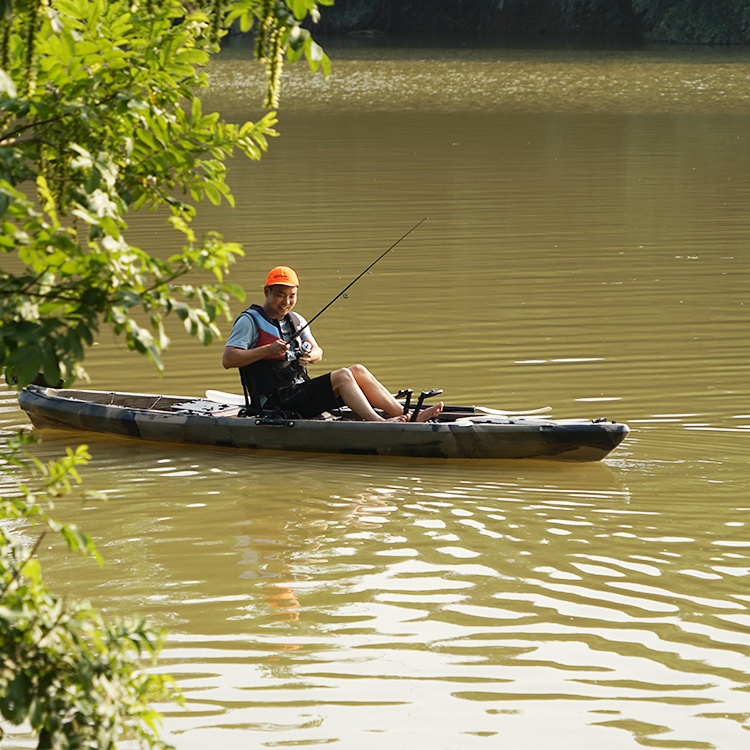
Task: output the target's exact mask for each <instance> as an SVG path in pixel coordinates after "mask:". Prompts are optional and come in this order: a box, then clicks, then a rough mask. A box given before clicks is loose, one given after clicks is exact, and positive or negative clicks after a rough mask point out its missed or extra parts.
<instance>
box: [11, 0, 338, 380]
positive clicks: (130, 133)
mask: <svg viewBox="0 0 750 750" xmlns="http://www.w3.org/2000/svg"><path fill="white" fill-rule="evenodd" d="M319 2H321V3H323V4H329V3H330V2H332V0H319ZM317 16H318V5H317V2H316V0H286V2H280V1H278V0H276V1H274V0H198V1H197V2H191V3H188V2H185V3H184V4H183V3H182V2H180V1H179V0H158V2H157V0H134V1H133V0H12V1H11V0H0V252H2V253H3V254H4V256H5V258H6V260H5V261H3V263H2V266H3V270H1V271H0V326H1V327H0V369H2V370H4V372H5V374H6V378H7V380H8V381H9V382H10V381H11V380H12V379H17V381H18V383H19V385H20V386H23V385H26V384H27V383H29V382H31V381H33V380H34V379H35V378H36V376H37V373H38V372H40V371H41V372H43V373H44V377H45V379H46V380H47V381H48V382H50V383H57V382H58V381H64V382H65V384H70V383H72V382H73V381H74V380H75V379H76V378H77V377H85V372H84V370H83V369H82V365H81V362H82V360H83V357H84V353H85V349H86V347H88V346H90V345H91V344H92V343H93V341H94V337H95V336H96V334H97V332H98V331H99V327H100V325H101V324H102V323H105V324H108V325H109V326H111V328H112V329H113V330H114V332H115V333H116V334H123V335H124V336H125V338H126V341H127V345H128V347H129V348H130V349H132V350H135V351H138V352H141V353H144V354H147V355H148V356H149V357H150V358H151V359H152V360H153V361H154V362H155V363H156V365H157V367H159V368H161V358H160V355H161V352H162V351H163V350H164V349H165V348H166V346H167V345H168V338H167V336H166V334H165V328H164V318H165V316H167V315H168V314H170V313H174V314H176V315H177V316H179V318H180V319H181V320H182V321H183V322H184V325H185V328H186V330H187V331H188V332H189V333H190V334H191V335H195V336H197V337H198V338H199V339H200V340H201V341H202V342H203V343H204V344H208V343H210V342H211V340H212V339H213V337H214V336H216V335H217V333H218V330H217V328H216V325H215V322H214V321H215V320H216V318H217V316H219V315H222V314H223V315H224V316H228V314H229V311H228V301H229V298H230V295H236V296H239V297H242V291H241V290H240V289H239V288H237V287H236V286H235V285H232V284H228V283H226V282H225V281H224V273H225V272H226V270H227V269H228V268H229V266H230V265H231V263H232V262H233V260H234V259H235V258H236V256H237V255H240V254H241V250H240V248H239V247H238V246H237V245H234V244H231V243H224V242H222V240H221V238H220V237H219V236H218V235H216V234H207V235H206V236H204V237H202V238H197V237H196V236H195V234H194V232H193V231H192V230H191V228H190V221H191V219H192V218H193V216H194V215H195V208H194V205H193V203H196V202H199V201H201V200H203V199H205V198H208V200H210V201H211V202H212V203H214V204H219V203H220V202H221V201H222V200H227V201H229V203H230V204H232V203H233V198H232V195H231V193H230V191H229V188H228V186H227V184H226V173H227V166H226V160H227V159H228V158H229V157H230V156H231V155H232V154H233V153H234V151H235V149H239V150H240V151H241V152H242V153H243V154H245V156H247V157H248V158H250V159H259V158H260V156H261V153H262V151H264V150H265V149H266V148H267V145H268V138H269V137H271V136H275V135H277V133H276V131H275V130H274V125H275V123H276V118H275V113H273V112H270V113H269V114H267V115H266V116H265V117H263V118H262V119H261V120H259V121H258V122H255V123H253V122H246V123H244V124H242V125H236V124H233V123H227V122H224V121H222V119H221V118H220V116H219V115H218V114H216V113H210V114H207V113H204V112H203V111H202V108H201V103H200V100H199V99H198V98H197V96H196V94H195V92H196V90H197V89H199V88H201V87H205V86H207V85H208V76H207V73H206V72H205V69H204V65H205V63H206V62H207V61H208V59H209V54H210V53H212V52H214V51H216V50H217V49H218V43H219V40H220V39H221V37H222V35H223V34H224V33H225V29H226V28H227V27H228V26H229V25H231V24H235V25H238V26H239V27H240V28H241V29H243V30H244V29H250V28H252V27H253V26H254V25H255V26H256V27H257V34H256V37H257V40H258V44H257V47H256V53H257V56H258V58H259V59H261V60H264V61H265V62H266V65H267V73H268V87H267V91H266V94H265V101H266V104H267V105H269V106H270V105H273V106H275V105H276V104H277V103H278V94H279V86H280V81H281V79H280V76H281V70H282V64H281V63H282V57H283V55H284V54H285V55H286V57H287V58H288V59H290V60H291V61H294V60H297V59H299V58H300V57H301V56H303V55H304V56H306V58H307V60H308V62H309V64H310V66H311V68H312V69H313V71H315V70H317V69H318V68H322V69H323V71H324V73H327V71H328V66H329V62H328V58H327V57H326V56H325V54H324V53H323V51H322V50H321V48H320V47H319V46H318V45H317V44H316V43H315V42H314V41H313V40H312V38H311V36H310V33H309V31H307V30H306V29H304V28H302V21H303V20H304V19H305V18H306V17H312V18H313V19H315V18H317ZM142 208H149V209H152V210H156V209H162V210H166V213H167V214H168V223H169V224H170V225H171V228H172V229H173V230H174V231H176V232H177V233H178V235H177V236H178V237H179V238H180V240H181V242H184V247H183V249H182V250H181V251H180V252H177V253H175V254H173V255H172V256H171V257H169V258H168V259H166V260H164V259H160V258H155V257H152V256H150V255H148V254H147V253H145V252H143V251H142V250H141V249H139V248H137V247H135V246H133V245H131V244H129V243H128V241H127V221H126V219H127V215H128V212H129V211H133V210H138V209H142ZM168 242H169V240H167V239H166V238H165V245H167V244H168ZM9 268H11V269H13V271H11V270H8V269H9ZM190 272H204V273H208V274H209V275H211V276H212V278H213V283H212V284H205V285H202V286H193V285H191V284H188V283H186V282H185V280H184V277H185V275H186V274H188V273H190ZM139 321H140V322H139ZM146 321H147V322H146Z"/></svg>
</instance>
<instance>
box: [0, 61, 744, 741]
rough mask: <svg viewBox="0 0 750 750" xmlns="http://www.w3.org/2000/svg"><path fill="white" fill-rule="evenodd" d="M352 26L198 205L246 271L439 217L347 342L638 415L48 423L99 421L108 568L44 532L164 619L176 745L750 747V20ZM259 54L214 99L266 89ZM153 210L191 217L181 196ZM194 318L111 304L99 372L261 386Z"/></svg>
mask: <svg viewBox="0 0 750 750" xmlns="http://www.w3.org/2000/svg"><path fill="white" fill-rule="evenodd" d="M329 51H332V52H333V53H334V54H332V57H333V59H334V66H335V70H336V71H337V72H336V73H335V76H334V77H332V79H331V81H330V82H329V83H323V82H322V81H315V82H314V83H312V84H311V83H310V79H309V78H307V77H306V74H305V73H304V71H303V70H298V71H292V72H291V73H290V74H289V78H288V79H287V83H288V87H287V93H288V98H287V100H286V103H285V109H284V110H283V111H282V115H281V118H280V119H281V122H280V130H281V132H282V136H281V137H280V138H278V139H275V140H274V141H273V142H272V144H271V149H270V151H269V153H268V154H267V155H266V156H265V157H264V159H263V161H262V162H261V163H260V164H251V165H247V164H244V163H240V162H237V163H235V164H234V165H233V168H232V171H231V176H230V181H231V183H232V186H233V190H234V192H235V196H236V198H237V208H236V209H235V210H234V211H230V210H229V209H225V208H219V209H211V210H207V211H206V212H205V214H204V216H203V218H201V219H200V222H201V223H200V225H199V228H204V229H209V228H215V227H216V226H219V227H221V228H222V231H223V232H224V234H225V236H226V237H227V239H230V240H234V241H239V242H242V243H243V245H244V247H245V250H246V253H247V256H246V258H245V259H243V260H242V261H241V262H240V263H238V264H237V266H236V267H235V269H234V271H233V274H232V277H233V280H234V281H237V282H238V283H240V284H242V285H243V287H245V288H246V289H247V290H248V293H249V295H250V297H251V298H252V299H256V298H258V296H259V294H260V291H261V287H262V284H263V280H264V278H265V274H266V273H267V271H268V269H270V268H271V267H272V266H274V265H276V264H280V263H283V264H287V265H291V266H292V267H294V268H295V269H296V270H297V271H298V272H299V274H300V276H301V288H300V301H299V303H298V310H299V311H300V312H301V313H302V314H303V315H307V316H308V317H310V316H311V315H312V314H314V313H315V312H316V311H317V310H319V309H321V308H322V307H323V306H324V305H325V304H326V303H327V302H328V301H329V300H330V299H331V298H332V297H333V296H334V295H335V294H337V293H338V291H340V290H341V289H342V288H343V287H344V286H346V284H348V283H349V281H350V280H351V279H353V278H354V277H355V276H356V275H357V274H359V273H360V272H361V271H362V270H363V269H364V268H365V267H366V266H367V265H369V263H371V262H372V261H373V260H374V259H375V258H376V257H377V256H378V255H380V253H382V252H383V251H384V250H385V249H386V248H388V247H389V246H390V245H391V244H392V243H393V242H395V241H396V240H397V239H398V237H400V236H401V235H402V234H403V233H404V232H406V231H407V230H408V229H409V228H410V227H412V226H413V225H414V224H416V223H417V222H418V221H419V220H420V219H422V218H423V217H424V216H429V221H427V222H425V223H424V224H422V225H421V226H420V227H419V229H418V230H417V231H416V232H414V234H413V235H411V236H409V237H408V238H406V239H405V240H404V241H403V242H402V243H401V244H399V246H398V247H397V248H396V249H395V250H394V251H393V252H392V253H390V254H389V255H388V256H386V258H384V259H383V261H381V262H380V263H379V264H378V265H377V266H376V267H375V269H373V273H372V275H367V276H366V277H364V278H363V279H362V280H361V281H360V282H358V284H357V285H356V286H355V287H354V288H353V289H352V290H350V293H349V297H348V299H345V300H344V299H341V300H339V301H337V302H336V303H335V304H334V305H333V306H332V307H331V308H330V309H329V310H328V311H327V312H326V313H325V314H324V315H323V316H321V318H320V319H319V320H318V321H316V324H315V326H314V331H315V335H316V338H317V339H318V341H319V342H320V343H321V345H322V346H323V348H324V350H325V362H324V364H323V366H322V367H324V368H326V369H332V368H335V367H339V366H343V365H346V364H352V363H354V362H364V363H366V364H367V365H368V366H369V367H370V368H371V369H372V370H373V371H374V372H375V373H376V374H377V375H378V376H379V377H380V378H381V379H382V380H383V381H384V382H385V383H386V384H388V385H389V387H391V388H393V389H394V390H395V389H397V388H400V387H412V388H414V389H415V390H419V389H422V388H425V389H427V388H432V387H440V388H443V389H444V390H445V396H446V398H447V400H448V401H450V402H453V403H458V402H469V403H480V404H484V405H488V406H495V407H506V408H511V409H512V408H534V407H539V406H544V405H546V404H549V405H551V406H552V407H553V409H554V414H555V416H559V417H569V416H584V417H595V416H600V415H601V416H607V417H609V418H613V419H617V420H619V421H626V422H628V424H629V425H630V426H631V428H632V430H633V431H632V433H631V435H630V437H629V438H628V439H627V441H626V442H625V443H624V444H623V446H622V447H620V448H619V449H618V450H617V451H616V452H615V453H613V454H612V456H611V457H610V458H609V459H607V460H606V461H605V462H603V463H599V464H594V465H568V464H555V463H547V462H542V461H522V462H513V461H510V462H486V463H485V462H479V463H474V462H460V461H459V462H442V463H441V462H439V461H423V460H415V461H407V460H391V459H367V460H363V459H360V458H353V457H340V456H335V457H331V456H316V455H305V456H303V455H291V454H290V455H276V454H273V453H254V454H238V453H236V452H232V451H227V450H222V449H210V448H191V447H185V446H169V445H153V444H151V445H149V444H141V443H138V442H134V441H128V440H116V439H109V438H106V437H101V436H92V435H83V434H80V435H78V434H75V435H74V434H69V433H62V432H52V431H50V432H47V433H46V434H45V436H44V437H45V440H44V443H43V444H42V445H41V446H40V447H39V448H38V449H37V450H38V453H39V455H40V456H43V457H47V456H54V455H55V454H56V453H57V452H59V450H60V448H61V447H62V446H64V445H66V444H68V443H69V442H70V441H71V440H74V441H77V442H82V441H85V442H87V443H88V444H89V445H90V448H91V451H92V453H93V455H94V461H93V462H92V464H91V465H90V466H89V467H88V468H87V469H86V470H85V471H84V474H85V481H86V486H87V487H89V488H91V489H99V490H103V491H104V492H105V493H106V494H107V496H108V497H109V501H108V502H107V503H106V504H105V505H97V504H93V503H90V502H82V501H80V500H77V499H76V500H73V499H71V500H69V501H66V502H65V503H63V504H61V505H60V506H59V507H58V515H61V516H64V517H65V518H68V519H70V520H73V521H75V522H77V523H79V524H80V525H81V526H82V527H84V528H85V529H86V530H87V531H89V532H90V533H92V534H93V535H94V536H95V537H96V539H97V540H98V545H99V548H100V551H101V552H102V553H103V555H104V557H105V559H106V565H105V567H104V568H102V569H99V568H98V567H96V565H94V564H91V563H84V562H79V561H77V560H75V559H70V558H64V557H61V556H59V555H58V554H56V553H55V554H53V552H55V550H54V549H53V550H51V551H50V552H49V553H48V552H47V551H45V557H48V560H47V570H48V577H49V579H50V582H51V583H52V584H54V585H55V586H56V587H57V588H58V589H61V590H64V591H66V592H69V593H70V594H71V595H74V596H77V597H82V598H84V597H85V598H91V599H92V601H93V602H94V603H95V604H96V605H97V606H98V607H100V608H101V609H102V610H103V611H104V612H105V613H107V614H108V615H115V614H127V613H131V612H141V613H144V614H147V615H148V616H149V617H151V618H152V619H153V620H154V621H156V622H157V623H159V624H162V625H165V626H166V627H167V628H168V630H169V633H170V636H169V642H168V645H167V647H166V649H165V651H164V655H163V659H162V662H161V665H160V669H163V670H165V671H169V672H171V673H173V674H174V675H175V676H176V677H177V679H178V683H179V685H180V686H181V688H182V689H183V691H184V693H185V696H186V699H187V702H186V710H180V709H172V708H170V707H165V710H166V729H167V733H168V735H169V737H170V739H171V741H172V742H173V743H174V744H175V745H176V746H177V748H179V750H192V748H203V747H206V746H207V745H211V744H213V745H217V746H221V747H223V748H240V747H242V748H245V747H276V746H282V747H283V746H289V745H302V746H306V745H320V744H338V745H339V746H341V747H355V746H356V747H361V748H382V747H383V746H385V745H386V744H387V745H390V746H395V747H403V748H410V750H411V749H412V748H413V749H421V748H426V747H430V748H435V747H440V748H450V749H451V750H452V749H454V748H455V749H456V750H458V749H459V748H460V749H461V750H463V749H464V748H475V747H476V748H481V747H494V746H496V745H497V743H498V742H499V741H501V742H503V744H504V746H505V747H509V748H512V749H513V750H527V749H531V748H549V747H555V748H576V750H582V749H583V750H588V749H590V750H599V748H601V747H603V746H605V745H606V746H607V747H611V748H636V747H641V746H643V745H647V746H651V747H669V748H723V749H730V750H733V749H734V748H740V747H744V746H745V745H746V744H747V737H748V729H750V721H749V720H748V716H749V715H750V714H749V713H748V711H747V700H746V695H747V692H748V690H749V689H750V663H748V658H749V657H750V632H749V628H750V613H749V612H748V602H750V594H748V590H747V580H748V573H750V535H749V534H748V530H747V517H748V510H749V509H750V500H748V493H747V489H748V484H749V483H750V467H749V465H748V464H749V461H748V455H749V451H748V441H749V440H750V402H749V401H748V374H749V373H748V353H749V352H748V345H747V331H748V323H749V322H750V321H749V320H748V318H749V317H750V316H749V315H748V304H747V289H748V283H747V282H748V249H747V238H748V236H750V234H749V231H748V230H749V229H750V227H749V226H748V225H749V223H750V222H749V219H748V217H749V215H750V214H749V212H748V205H749V203H748V193H749V190H748V188H749V187H750V177H748V175H749V174H750V171H749V170H748V169H747V166H748V159H749V157H750V142H749V141H748V136H747V118H748V113H750V104H749V103H748V101H747V95H746V92H747V80H748V76H750V60H748V55H747V53H746V52H744V51H726V50H722V51H714V52H710V53H708V52H700V53H698V52H694V51H689V50H680V51H672V50H668V51H659V50H656V51H641V52H624V51H619V52H594V51H587V52H573V51H565V50H557V51H528V52H524V51H518V50H486V49H485V50H453V51H451V50H434V49H432V50H409V51H399V50H394V49H390V50H380V49H377V48H375V49H372V48H371V49H364V50H363V49H354V50H340V51H339V52H340V58H341V59H340V60H339V61H337V59H336V54H335V53H336V51H337V50H336V49H335V48H334V49H333V50H329ZM240 57H241V56H239V55H235V54H229V55H227V57H226V58H225V59H224V60H223V61H221V62H220V63H219V64H217V67H216V77H217V81H218V82H217V85H216V87H215V88H214V89H213V90H212V91H211V92H209V94H208V96H207V100H208V101H207V105H206V106H208V105H209V104H211V105H212V106H214V107H220V108H221V109H222V110H223V111H224V112H226V113H227V116H229V117H232V118H234V119H237V120H240V119H246V118H257V117H258V115H259V113H258V111H257V108H256V104H255V102H256V101H257V100H258V94H257V85H258V84H257V77H256V78H253V77H252V76H251V74H250V73H249V68H248V64H247V63H245V62H244V61H243V60H242V59H234V58H240ZM490 72H491V73H492V76H494V78H493V77H491V76H490ZM511 77H512V78H513V80H517V81H519V82H521V83H524V82H525V83H524V86H523V87H521V86H520V84H519V86H517V87H516V88H515V89H513V87H512V85H511V83H510V81H511ZM450 81H453V83H452V84H451V85H450V86H449V85H448V83H449V82H450ZM615 82H616V83H617V85H616V86H615ZM532 84H533V85H532ZM662 94H664V96H662ZM287 105H288V106H287ZM132 239H133V241H134V242H135V244H138V245H140V246H142V247H145V248H147V249H150V250H152V251H155V252H162V251H164V252H168V251H169V249H170V245H169V243H170V242H171V238H170V236H169V235H168V234H167V233H166V232H165V230H164V228H163V226H162V224H161V223H160V219H159V218H155V217H153V216H146V217H143V218H142V220H141V219H139V222H138V223H137V225H136V226H134V227H133V231H132ZM234 309H235V311H236V312H239V310H241V309H242V306H241V304H240V303H239V302H238V303H236V304H235V306H234ZM223 328H224V332H225V333H226V332H228V324H225V325H224V326H223ZM172 333H173V346H172V348H171V350H170V352H169V354H168V355H167V357H166V364H167V372H166V374H165V376H164V377H163V378H161V379H160V378H158V377H157V376H156V374H155V373H154V372H153V370H152V369H151V366H150V365H149V364H148V363H147V362H145V361H140V360H139V359H138V358H136V357H135V356H134V355H132V354H130V353H129V352H127V349H126V347H125V346H124V344H123V342H121V341H119V340H117V339H115V338H114V337H112V336H111V334H109V333H103V334H102V335H101V336H100V340H99V342H98V345H97V346H96V347H95V348H94V349H93V351H92V352H91V354H90V356H89V357H88V359H87V366H88V369H89V372H90V375H91V379H92V382H91V386H92V387H94V388H101V389H123V390H125V389H127V390H136V391H154V392H164V393H179V394H186V395H187V394H191V395H199V394H201V393H202V392H203V391H204V390H205V389H206V388H218V389H223V390H234V389H236V387H237V384H236V374H233V373H226V372H224V371H222V370H221V367H220V358H221V345H219V346H214V347H211V348H208V349H203V348H201V347H199V345H197V344H195V343H194V342H191V341H189V340H187V339H186V338H185V337H184V336H183V335H182V334H181V333H180V331H179V327H178V326H174V327H173V328H172ZM320 371H324V370H322V369H321V370H320ZM0 407H1V408H2V411H1V412H0V415H1V416H0V419H1V420H2V425H0V426H1V428H2V431H3V432H4V433H6V434H7V433H8V432H10V431H11V430H12V429H13V428H14V427H15V426H16V425H19V424H23V423H25V418H24V416H23V415H22V414H21V413H20V412H19V410H18V408H17V406H16V405H15V403H14V401H13V399H12V394H8V395H6V396H5V397H4V400H3V402H2V404H0ZM52 546H53V547H55V548H56V545H52ZM28 746H32V742H31V740H29V739H28V738H27V737H26V736H25V735H23V734H19V733H10V734H9V738H8V739H6V740H5V741H4V742H3V743H0V747H2V748H3V750H10V749H11V748H13V749H14V750H15V748H17V747H18V748H20V747H28Z"/></svg>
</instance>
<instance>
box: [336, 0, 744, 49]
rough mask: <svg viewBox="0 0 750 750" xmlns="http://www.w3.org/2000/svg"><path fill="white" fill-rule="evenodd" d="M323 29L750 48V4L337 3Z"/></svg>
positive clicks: (687, 0)
mask: <svg viewBox="0 0 750 750" xmlns="http://www.w3.org/2000/svg"><path fill="white" fill-rule="evenodd" d="M323 26H324V28H325V29H326V30H335V31H347V32H358V31H363V30H377V31H381V32H389V33H400V32H442V33H456V32H460V33H483V34H488V33H500V34H518V35H522V36H524V35H530V34H531V35H535V34H544V35H545V37H546V38H554V36H555V35H557V36H560V37H568V36H570V35H576V36H604V35H606V36H607V37H608V38H610V39H613V40H618V39H619V40H625V39H633V38H644V39H652V40H654V41H666V42H676V43H696V42H697V43H710V44H733V43H740V44H747V43H748V42H749V41H750V0H712V1H711V2H707V1H706V0H337V2H336V5H335V7H334V8H333V10H331V11H330V12H327V13H326V16H325V18H324V23H323ZM443 41H444V40H443Z"/></svg>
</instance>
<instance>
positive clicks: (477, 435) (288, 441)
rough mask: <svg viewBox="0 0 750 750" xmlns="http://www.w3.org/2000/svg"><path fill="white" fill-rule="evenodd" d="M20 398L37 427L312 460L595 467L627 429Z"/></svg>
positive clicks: (516, 419)
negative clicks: (289, 415)
mask: <svg viewBox="0 0 750 750" xmlns="http://www.w3.org/2000/svg"><path fill="white" fill-rule="evenodd" d="M18 400H19V403H20V405H21V408H22V409H23V410H24V411H26V412H27V413H28V415H29V417H30V419H31V421H32V422H33V423H34V426H36V427H63V428H73V429H79V430H93V431H95V432H104V433H108V434H111V435H126V436H130V437H137V438H142V439H145V440H161V441H168V442H174V443H199V444H204V445H215V446H223V447H231V448H263V449H269V450H287V451H306V452H315V453H347V454H355V455H380V456H411V457H421V458H540V457H550V458H561V459H574V460H580V461H598V460H599V459H601V458H604V456H606V455H607V454H608V453H609V452H610V451H612V450H613V449H614V448H616V447H617V446H618V445H619V444H620V443H621V442H622V441H623V440H624V438H625V436H626V435H627V434H628V432H629V431H630V430H629V428H628V426H627V425H624V424H617V423H615V422H608V421H605V420H603V419H602V420H595V421H591V420H583V419H565V420H553V419H545V418H543V417H539V416H535V415H529V416H513V415H510V416H508V415H502V414H494V413H492V414H487V413H483V412H482V410H480V409H479V408H475V407H455V406H446V407H445V409H444V411H443V413H442V414H440V416H439V418H438V420H437V421H433V422H423V423H420V422H363V421H360V420H359V419H358V418H357V417H355V416H354V415H352V414H351V413H350V412H348V411H347V410H342V414H341V415H323V416H321V417H318V418H315V419H280V418H278V417H273V416H270V417H267V418H258V417H252V416H251V417H243V416H239V415H238V412H239V407H238V406H236V405H233V404H226V403H219V402H217V401H211V400H208V399H198V398H192V399H191V398H187V397H184V396H183V397H179V396H159V395H148V394H143V393H116V392H105V391H78V390H58V389H55V388H45V387H42V386H36V385H30V386H28V387H26V388H24V389H23V390H22V391H21V393H20V394H19V397H18ZM486 411H490V410H486Z"/></svg>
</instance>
